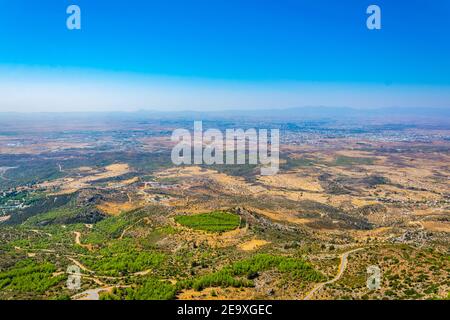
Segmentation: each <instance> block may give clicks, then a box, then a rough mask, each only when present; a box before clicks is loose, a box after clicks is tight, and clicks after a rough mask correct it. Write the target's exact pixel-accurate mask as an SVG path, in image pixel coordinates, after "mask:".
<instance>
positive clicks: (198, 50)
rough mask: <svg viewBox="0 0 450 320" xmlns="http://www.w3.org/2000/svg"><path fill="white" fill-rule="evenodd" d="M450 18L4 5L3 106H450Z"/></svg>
mask: <svg viewBox="0 0 450 320" xmlns="http://www.w3.org/2000/svg"><path fill="white" fill-rule="evenodd" d="M3 2H5V3H3ZM372 3H376V4H378V5H379V6H380V7H381V9H382V29H381V30H379V31H369V30H368V29H367V28H366V18H367V15H366V12H365V11H366V8H367V6H368V5H369V4H372ZM70 4H77V5H79V6H80V7H81V11H82V30H75V31H69V30H68V29H67V28H66V17H67V14H66V8H67V6H68V5H70ZM449 17H450V2H449V1H446V0H434V1H427V0H408V1H406V0H397V1H386V0H372V1H365V0H342V1H327V0H315V1H312V0H292V1H288V0H277V1H269V0H266V1H265V0H159V1H141V0H128V1H121V0H117V1H106V0H96V1H92V0H71V1H65V0H61V1H52V0H39V1H24V0H15V1H2V4H1V10H0V111H107V110H114V111H120V110H123V111H132V110H137V109H152V110H185V109H195V110H218V109H230V108H242V109H251V108H253V109H254V108H286V107H301V106H349V107H355V108H376V107H395V106H402V107H409V106H411V107H427V106H430V107H445V108H450V59H449V57H450V26H449V24H448V23H447V22H448V18H449Z"/></svg>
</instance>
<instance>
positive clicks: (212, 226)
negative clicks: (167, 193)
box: [175, 211, 241, 232]
mask: <svg viewBox="0 0 450 320" xmlns="http://www.w3.org/2000/svg"><path fill="white" fill-rule="evenodd" d="M175 221H176V222H177V223H179V224H181V225H183V226H186V227H189V228H192V229H195V230H203V231H209V232H223V231H229V230H233V229H236V228H237V227H239V224H240V222H241V220H240V217H239V216H238V215H237V214H233V213H229V212H223V211H213V212H210V213H202V214H196V215H191V216H177V217H175Z"/></svg>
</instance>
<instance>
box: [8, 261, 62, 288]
mask: <svg viewBox="0 0 450 320" xmlns="http://www.w3.org/2000/svg"><path fill="white" fill-rule="evenodd" d="M55 271H56V268H55V266H54V265H53V264H51V263H43V264H37V263H35V262H34V261H32V260H29V259H26V260H22V261H20V262H18V263H17V264H16V265H15V267H14V269H13V270H10V271H6V272H2V273H0V291H4V290H5V291H6V290H8V291H17V292H22V293H30V292H34V293H37V294H43V293H45V291H47V290H48V289H49V288H50V287H53V286H55V285H57V284H58V283H60V282H61V281H63V280H65V279H66V276H65V275H58V276H53V273H54V272H55Z"/></svg>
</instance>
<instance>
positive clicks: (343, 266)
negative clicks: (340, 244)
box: [303, 248, 364, 300]
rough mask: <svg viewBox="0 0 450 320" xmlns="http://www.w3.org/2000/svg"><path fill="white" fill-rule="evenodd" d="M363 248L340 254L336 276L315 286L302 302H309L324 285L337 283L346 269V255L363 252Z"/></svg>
mask: <svg viewBox="0 0 450 320" xmlns="http://www.w3.org/2000/svg"><path fill="white" fill-rule="evenodd" d="M363 249H364V248H358V249H353V250H350V251H347V252H344V253H343V254H341V256H340V257H341V263H340V264H339V269H338V273H337V274H336V276H335V277H334V278H333V279H331V280H329V281H327V282H321V283H319V284H317V285H316V286H315V287H314V288H313V289H312V290H311V291H310V292H309V293H308V294H307V295H306V296H305V297H304V298H303V300H310V299H311V298H312V296H313V295H314V293H316V292H317V291H319V290H320V289H322V288H323V287H324V286H325V285H327V284H330V283H333V282H336V281H338V280H339V279H340V278H341V277H342V275H343V274H344V271H345V269H346V268H347V260H348V255H349V254H350V253H353V252H356V251H359V250H363Z"/></svg>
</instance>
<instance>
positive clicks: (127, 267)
mask: <svg viewBox="0 0 450 320" xmlns="http://www.w3.org/2000/svg"><path fill="white" fill-rule="evenodd" d="M164 261H165V255H164V254H163V253H159V252H153V251H144V250H142V249H138V248H136V247H134V243H133V242H131V241H126V240H122V241H117V242H113V243H112V244H110V245H108V246H107V247H105V248H102V249H100V250H99V251H98V256H92V257H86V258H83V262H84V263H86V265H87V266H88V267H89V268H92V269H94V270H96V271H97V272H100V273H102V274H106V275H111V276H118V275H126V274H129V273H135V272H139V271H145V270H148V269H157V268H159V267H160V266H161V265H162V263H163V262H164Z"/></svg>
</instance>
